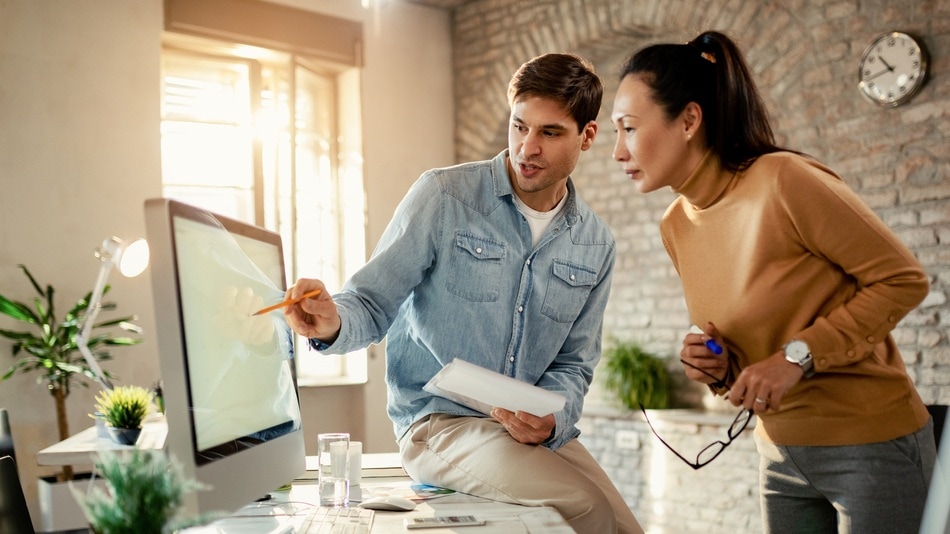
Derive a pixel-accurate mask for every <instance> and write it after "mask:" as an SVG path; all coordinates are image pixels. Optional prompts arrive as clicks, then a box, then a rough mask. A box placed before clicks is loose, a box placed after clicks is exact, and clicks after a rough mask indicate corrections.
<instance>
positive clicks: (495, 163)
mask: <svg viewBox="0 0 950 534" xmlns="http://www.w3.org/2000/svg"><path fill="white" fill-rule="evenodd" d="M507 161H508V149H507V148H506V149H504V150H502V151H501V153H500V154H498V155H497V156H495V158H494V159H492V161H491V169H492V172H491V174H492V187H493V188H494V190H495V196H498V197H503V196H505V195H511V196H512V202H514V195H515V190H514V188H513V187H512V186H511V177H510V176H508V164H507ZM566 196H567V202H566V203H565V204H564V209H563V210H562V213H563V214H564V216H565V217H566V218H567V223H568V224H569V225H571V224H574V223H575V222H576V221H577V220H578V219H581V220H583V218H582V217H581V213H580V210H579V209H578V207H577V191H576V190H575V189H574V180H573V179H572V178H571V177H568V178H567V195H566Z"/></svg>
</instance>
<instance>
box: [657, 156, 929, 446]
mask: <svg viewBox="0 0 950 534" xmlns="http://www.w3.org/2000/svg"><path fill="white" fill-rule="evenodd" d="M676 193H678V194H679V197H678V198H677V199H676V200H675V201H674V202H673V203H672V204H671V205H670V207H669V208H668V209H667V211H666V214H665V215H664V216H663V220H662V222H661V224H660V230H661V233H662V236H663V243H664V245H665V246H666V249H667V252H668V253H669V255H670V258H671V259H672V260H673V263H674V265H675V266H676V269H677V271H678V272H679V275H680V278H681V279H682V283H683V290H684V293H685V295H686V305H687V307H688V309H689V314H690V319H691V320H692V322H693V323H694V324H697V325H704V324H706V322H707V321H712V322H713V323H715V325H716V326H717V327H718V328H719V331H720V332H721V333H722V334H723V337H724V338H725V341H726V344H727V346H728V348H729V353H730V358H731V363H732V366H733V369H732V371H731V372H730V379H734V377H735V376H738V373H739V371H740V370H741V368H743V367H745V366H747V365H749V364H752V363H755V362H758V361H761V360H763V359H765V358H768V357H769V356H771V355H773V354H775V353H776V352H777V351H779V350H781V348H782V346H783V345H784V344H785V343H787V342H788V341H789V340H791V339H801V340H803V341H805V342H806V343H807V344H808V346H809V347H810V348H811V350H812V354H813V356H814V365H815V371H816V374H815V375H814V376H813V377H811V378H807V379H804V378H803V379H802V380H801V381H800V382H799V383H798V384H797V385H796V386H795V387H793V388H792V389H791V390H790V391H789V392H788V394H787V396H786V397H785V398H784V399H782V403H781V410H780V411H778V412H773V411H770V412H768V413H767V414H766V415H763V416H761V417H760V422H759V424H758V425H757V430H756V431H757V432H759V434H760V435H761V436H762V437H764V438H765V439H767V440H770V441H772V442H773V443H777V444H780V445H856V444H866V443H875V442H881V441H887V440H891V439H894V438H896V437H900V436H903V435H906V434H909V433H912V432H915V431H917V430H919V429H920V428H921V427H922V426H923V425H924V424H925V423H926V422H927V418H928V413H927V409H926V407H925V406H924V404H923V402H921V400H920V397H919V396H918V394H917V391H916V389H915V388H914V385H913V383H912V382H911V380H910V378H909V377H908V376H907V373H906V370H905V368H904V362H903V360H902V359H901V355H900V352H899V351H898V349H897V345H896V344H895V342H894V339H893V338H892V337H891V334H890V332H891V330H892V329H893V328H894V327H895V325H897V322H898V321H900V320H901V319H902V318H903V317H904V316H905V315H907V313H908V312H909V311H910V310H911V309H913V308H914V307H915V306H917V305H918V304H919V303H920V302H921V301H922V300H923V299H924V297H925V296H926V295H927V291H928V288H929V283H928V279H927V276H926V274H925V273H924V271H923V269H922V268H921V266H920V263H919V262H918V261H917V260H916V258H915V257H914V255H913V254H912V253H911V252H910V251H909V250H908V249H907V247H905V246H904V245H903V244H902V243H901V242H900V241H899V240H898V239H897V237H896V236H895V235H894V234H893V233H892V232H891V230H890V229H889V228H888V227H887V226H886V225H885V224H884V223H883V222H882V221H881V220H880V219H879V218H878V217H877V216H876V215H875V214H874V212H873V211H872V210H871V209H870V208H869V207H868V206H867V205H865V204H864V202H862V201H861V199H860V198H859V197H858V196H857V195H856V194H855V193H854V192H853V191H851V190H850V189H849V188H848V186H847V185H846V184H845V183H844V182H843V181H842V180H841V178H840V177H838V176H837V175H836V174H834V173H833V172H832V171H831V170H829V169H828V168H826V167H824V166H823V165H821V164H819V163H817V162H815V161H812V160H810V159H808V158H806V157H802V156H799V155H796V154H793V153H790V152H779V153H775V154H769V155H765V156H762V157H760V158H759V159H758V160H757V161H756V162H755V163H754V164H753V165H751V166H750V167H749V168H748V169H746V170H744V171H741V172H739V173H735V174H733V173H730V172H726V171H724V170H723V169H722V168H721V167H720V165H719V160H718V158H717V157H716V156H714V155H712V154H711V153H710V154H707V155H706V157H705V159H704V160H703V162H702V163H701V164H700V166H699V168H698V169H696V171H695V172H694V173H693V174H692V175H691V176H690V177H689V178H688V179H687V180H686V182H685V183H683V185H682V186H681V187H680V188H679V189H678V190H676Z"/></svg>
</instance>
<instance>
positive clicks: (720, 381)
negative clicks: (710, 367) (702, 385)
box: [680, 358, 729, 391]
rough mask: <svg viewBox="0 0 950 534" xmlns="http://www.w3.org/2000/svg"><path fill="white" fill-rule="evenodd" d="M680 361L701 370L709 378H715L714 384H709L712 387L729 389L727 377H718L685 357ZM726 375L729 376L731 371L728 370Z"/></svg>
mask: <svg viewBox="0 0 950 534" xmlns="http://www.w3.org/2000/svg"><path fill="white" fill-rule="evenodd" d="M680 362H682V363H683V365H688V366H690V367H692V368H693V369H696V370H697V371H699V372H700V373H702V374H704V375H706V376H708V377H709V378H712V379H713V380H715V382H713V383H712V384H709V385H710V386H712V387H714V388H716V389H725V390H726V391H729V386H728V385H726V379H725V378H717V377H716V376H715V375H713V374H710V373H708V372H706V371H705V370H704V369H700V368H699V367H696V366H695V365H693V364H691V363H689V362H688V361H686V360H684V359H682V358H680ZM726 376H729V372H728V371H727V372H726Z"/></svg>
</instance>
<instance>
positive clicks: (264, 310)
mask: <svg viewBox="0 0 950 534" xmlns="http://www.w3.org/2000/svg"><path fill="white" fill-rule="evenodd" d="M319 294H320V290H319V289H314V290H313V291H307V292H306V293H304V294H303V295H300V296H299V297H298V298H296V299H287V300H285V301H283V302H278V303H277V304H274V305H272V306H267V307H266V308H261V309H259V310H257V311H256V312H254V315H260V314H262V313H267V312H272V311H274V310H276V309H279V308H283V307H284V306H290V305H292V304H296V303H298V302H300V301H301V300H303V299H308V298H310V297H316V296H317V295H319Z"/></svg>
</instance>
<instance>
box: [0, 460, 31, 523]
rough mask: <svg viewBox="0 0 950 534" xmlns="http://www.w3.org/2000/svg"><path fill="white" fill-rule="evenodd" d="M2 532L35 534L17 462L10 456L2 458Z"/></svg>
mask: <svg viewBox="0 0 950 534" xmlns="http://www.w3.org/2000/svg"><path fill="white" fill-rule="evenodd" d="M0 532H16V533H17V534H20V533H25V534H34V531H33V520H32V519H30V509H29V508H27V506H26V497H25V496H24V495H23V487H22V486H20V476H19V475H18V474H17V470H16V462H15V461H14V460H13V458H11V457H9V456H4V457H2V458H0Z"/></svg>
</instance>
